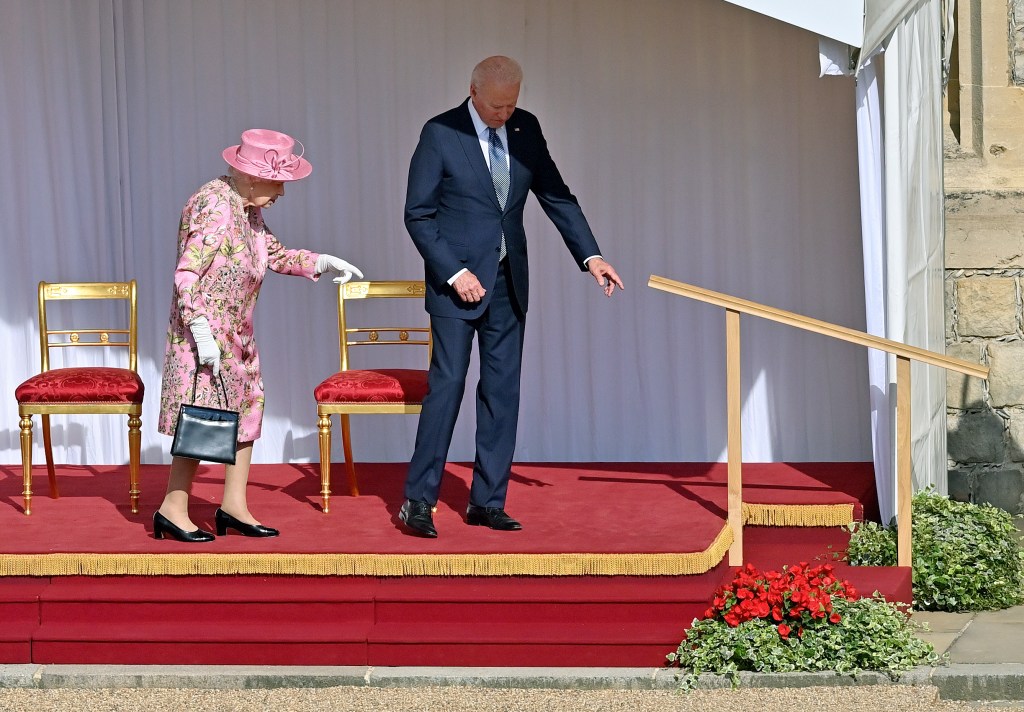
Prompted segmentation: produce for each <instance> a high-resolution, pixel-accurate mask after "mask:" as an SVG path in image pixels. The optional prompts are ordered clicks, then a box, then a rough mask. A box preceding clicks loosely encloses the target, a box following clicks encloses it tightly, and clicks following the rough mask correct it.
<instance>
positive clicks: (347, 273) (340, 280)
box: [316, 255, 363, 284]
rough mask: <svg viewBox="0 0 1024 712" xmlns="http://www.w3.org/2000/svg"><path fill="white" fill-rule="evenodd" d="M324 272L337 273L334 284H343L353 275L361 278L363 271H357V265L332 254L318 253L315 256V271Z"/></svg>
mask: <svg viewBox="0 0 1024 712" xmlns="http://www.w3.org/2000/svg"><path fill="white" fill-rule="evenodd" d="M325 272H337V273H338V276H337V277H335V278H334V283H335V284H345V282H347V281H349V280H350V279H352V277H353V276H355V277H359V279H362V278H363V273H362V272H360V271H359V268H358V267H356V266H355V265H351V264H349V263H348V262H346V261H345V260H343V259H341V258H338V257H335V256H334V255H320V256H319V257H317V258H316V273H317V274H323V273H325Z"/></svg>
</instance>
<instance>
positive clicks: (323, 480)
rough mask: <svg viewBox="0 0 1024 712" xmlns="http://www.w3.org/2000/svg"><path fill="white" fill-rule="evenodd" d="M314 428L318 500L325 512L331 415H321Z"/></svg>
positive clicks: (328, 490)
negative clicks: (317, 435) (317, 439)
mask: <svg viewBox="0 0 1024 712" xmlns="http://www.w3.org/2000/svg"><path fill="white" fill-rule="evenodd" d="M316 429H317V431H318V432H319V433H320V501H321V502H322V503H323V508H324V514H327V513H328V512H330V511H331V416H329V415H321V416H320V418H319V420H317V424H316Z"/></svg>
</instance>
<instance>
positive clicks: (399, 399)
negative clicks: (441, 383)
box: [313, 368, 427, 403]
mask: <svg viewBox="0 0 1024 712" xmlns="http://www.w3.org/2000/svg"><path fill="white" fill-rule="evenodd" d="M426 394H427V372H426V371H421V370H416V369H408V368H381V369H377V370H355V371H339V372H338V373H336V374H334V375H333V376H331V377H330V378H328V379H326V380H324V381H323V382H321V383H320V385H319V386H317V387H316V389H314V391H313V395H314V397H315V398H316V402H317V403H421V402H422V401H423V396H425V395H426Z"/></svg>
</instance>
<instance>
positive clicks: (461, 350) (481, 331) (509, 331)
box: [405, 264, 526, 507]
mask: <svg viewBox="0 0 1024 712" xmlns="http://www.w3.org/2000/svg"><path fill="white" fill-rule="evenodd" d="M507 271H508V268H507V265H504V264H503V265H501V266H500V267H499V269H498V277H497V280H496V281H495V284H494V290H493V292H492V295H491V300H490V303H489V304H488V307H487V309H486V310H485V311H484V313H483V314H482V315H480V316H479V317H477V318H475V319H458V318H449V317H439V316H431V318H430V328H431V331H432V332H433V335H434V351H433V356H432V358H431V361H430V372H429V375H428V377H427V383H428V392H427V395H426V397H425V398H424V399H423V409H422V411H421V412H420V420H419V425H418V427H417V429H416V446H415V450H414V451H413V455H412V459H411V460H410V462H409V471H408V474H407V476H406V481H405V497H406V499H411V500H417V501H420V502H427V503H428V504H430V505H433V504H435V503H436V502H437V499H438V492H439V490H440V487H441V477H442V475H443V474H444V466H445V463H446V462H447V459H448V448H449V447H450V446H451V441H452V433H453V432H454V430H455V421H456V419H457V418H458V415H459V406H460V405H461V404H462V396H463V394H464V393H465V389H466V374H467V372H468V371H469V362H470V356H471V354H472V350H473V337H474V336H475V337H476V339H477V342H478V343H479V346H480V382H479V384H478V385H477V389H476V460H475V462H474V463H473V484H472V487H471V489H470V493H469V501H470V503H471V504H475V505H478V506H480V507H504V506H505V493H506V492H507V490H508V479H509V474H510V471H511V467H512V456H513V453H514V452H515V449H516V428H517V426H518V422H519V375H520V372H521V370H522V361H523V335H524V334H525V331H526V328H525V327H526V319H525V317H524V316H522V315H521V314H520V313H519V310H518V308H517V307H515V306H514V301H515V297H514V295H513V294H511V293H510V290H511V281H512V280H511V279H510V278H509V277H508V275H507V274H506V272H507Z"/></svg>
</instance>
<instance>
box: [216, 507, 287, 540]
mask: <svg viewBox="0 0 1024 712" xmlns="http://www.w3.org/2000/svg"><path fill="white" fill-rule="evenodd" d="M213 521H214V523H215V524H216V525H217V534H218V535H219V536H225V535H226V534H227V533H228V529H229V528H230V529H234V530H235V531H237V532H238V533H239V534H241V535H242V536H277V535H278V534H280V533H281V532H279V531H277V530H276V529H272V528H271V527H265V526H263V525H262V524H247V523H245V522H243V521H239V520H238V519H235V518H234V517H232V516H231V515H230V514H228V513H227V512H225V511H224V510H223V509H221V508H220V507H218V508H217V513H216V514H215V515H214V516H213Z"/></svg>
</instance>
